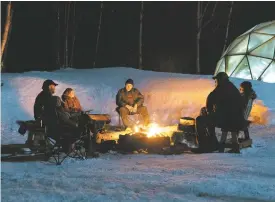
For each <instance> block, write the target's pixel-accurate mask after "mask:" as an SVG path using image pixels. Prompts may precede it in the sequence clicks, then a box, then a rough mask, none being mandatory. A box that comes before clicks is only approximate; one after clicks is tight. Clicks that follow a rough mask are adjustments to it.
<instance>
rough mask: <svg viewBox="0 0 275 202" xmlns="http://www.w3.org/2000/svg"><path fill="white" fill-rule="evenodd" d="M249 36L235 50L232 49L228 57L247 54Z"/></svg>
mask: <svg viewBox="0 0 275 202" xmlns="http://www.w3.org/2000/svg"><path fill="white" fill-rule="evenodd" d="M248 40H249V35H247V36H246V37H245V38H244V39H243V40H242V41H241V42H239V43H238V44H237V45H236V46H235V47H234V48H232V49H231V50H230V51H229V52H228V55H234V54H245V53H246V50H247V45H248Z"/></svg>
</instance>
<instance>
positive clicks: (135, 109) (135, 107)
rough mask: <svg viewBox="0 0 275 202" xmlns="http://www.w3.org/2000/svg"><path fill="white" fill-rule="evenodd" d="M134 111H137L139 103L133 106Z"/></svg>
mask: <svg viewBox="0 0 275 202" xmlns="http://www.w3.org/2000/svg"><path fill="white" fill-rule="evenodd" d="M132 112H134V113H136V112H137V104H135V106H134V107H133V111H132Z"/></svg>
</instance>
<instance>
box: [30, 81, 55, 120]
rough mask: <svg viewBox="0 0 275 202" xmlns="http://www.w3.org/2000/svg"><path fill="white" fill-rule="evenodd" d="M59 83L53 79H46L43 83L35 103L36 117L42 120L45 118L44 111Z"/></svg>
mask: <svg viewBox="0 0 275 202" xmlns="http://www.w3.org/2000/svg"><path fill="white" fill-rule="evenodd" d="M57 85H58V84H57V83H55V82H54V81H53V80H50V79H48V80H45V81H44V82H43V85H42V91H41V92H40V93H39V94H38V95H37V97H36V99H35V103H34V107H33V108H34V119H35V120H36V121H40V120H42V119H43V112H44V111H45V107H46V105H47V104H48V103H49V100H50V98H51V97H52V95H53V94H54V93H55V87H56V86H57Z"/></svg>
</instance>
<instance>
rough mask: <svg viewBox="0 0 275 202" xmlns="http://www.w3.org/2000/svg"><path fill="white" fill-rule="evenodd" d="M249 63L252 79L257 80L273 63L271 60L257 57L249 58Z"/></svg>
mask: <svg viewBox="0 0 275 202" xmlns="http://www.w3.org/2000/svg"><path fill="white" fill-rule="evenodd" d="M247 57H248V61H249V66H250V70H251V73H252V78H253V79H255V80H257V79H259V77H260V76H261V75H262V73H263V72H264V70H265V69H266V68H267V67H268V66H269V64H270V63H271V62H272V60H270V59H266V58H261V57H255V56H250V55H249V56H247Z"/></svg>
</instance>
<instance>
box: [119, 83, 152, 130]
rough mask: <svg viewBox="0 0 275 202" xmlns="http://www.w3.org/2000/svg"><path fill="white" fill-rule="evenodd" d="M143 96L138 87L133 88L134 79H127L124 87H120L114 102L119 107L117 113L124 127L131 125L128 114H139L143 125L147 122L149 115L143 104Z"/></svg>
mask: <svg viewBox="0 0 275 202" xmlns="http://www.w3.org/2000/svg"><path fill="white" fill-rule="evenodd" d="M143 102H144V97H143V95H142V94H141V93H140V92H139V90H138V89H136V88H134V81H133V80H132V79H128V80H127V81H126V82H125V87H124V88H122V89H120V90H119V91H118V93H117V95H116V104H117V106H118V108H119V114H120V116H121V119H122V122H123V124H124V126H125V127H130V128H132V127H133V123H131V122H130V121H129V119H128V115H129V114H141V116H142V118H143V121H144V125H145V126H147V125H148V124H149V115H148V111H147V108H146V107H145V106H143Z"/></svg>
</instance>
